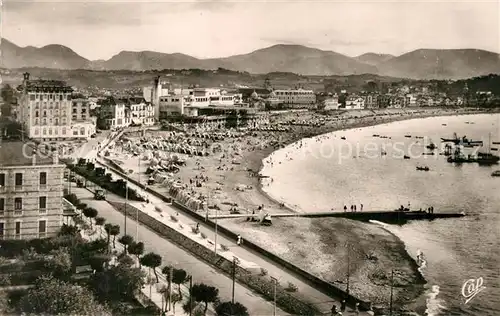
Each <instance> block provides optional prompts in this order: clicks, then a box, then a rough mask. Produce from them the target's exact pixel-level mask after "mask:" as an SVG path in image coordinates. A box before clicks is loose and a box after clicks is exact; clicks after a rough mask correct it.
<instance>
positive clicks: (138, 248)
mask: <svg viewBox="0 0 500 316" xmlns="http://www.w3.org/2000/svg"><path fill="white" fill-rule="evenodd" d="M128 253H129V254H131V255H134V256H136V257H137V261H139V268H140V267H141V260H140V257H141V256H142V254H143V253H144V243H143V242H141V241H140V242H133V243H131V244H130V245H129V246H128Z"/></svg>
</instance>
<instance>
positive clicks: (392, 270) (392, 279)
mask: <svg viewBox="0 0 500 316" xmlns="http://www.w3.org/2000/svg"><path fill="white" fill-rule="evenodd" d="M393 290H394V269H391V297H390V300H389V316H392V296H393Z"/></svg>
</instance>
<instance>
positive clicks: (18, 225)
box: [16, 222, 21, 238]
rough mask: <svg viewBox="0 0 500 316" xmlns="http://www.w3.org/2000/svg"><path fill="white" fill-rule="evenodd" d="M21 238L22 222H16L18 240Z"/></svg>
mask: <svg viewBox="0 0 500 316" xmlns="http://www.w3.org/2000/svg"><path fill="white" fill-rule="evenodd" d="M19 237H21V222H16V238H19Z"/></svg>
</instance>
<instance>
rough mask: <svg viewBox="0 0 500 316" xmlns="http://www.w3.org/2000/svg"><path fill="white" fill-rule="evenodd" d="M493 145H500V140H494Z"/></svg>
mask: <svg viewBox="0 0 500 316" xmlns="http://www.w3.org/2000/svg"><path fill="white" fill-rule="evenodd" d="M492 144H493V145H500V142H493V143H492Z"/></svg>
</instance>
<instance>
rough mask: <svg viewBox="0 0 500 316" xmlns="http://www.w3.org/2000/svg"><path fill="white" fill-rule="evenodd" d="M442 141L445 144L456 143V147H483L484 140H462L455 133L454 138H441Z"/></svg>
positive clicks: (465, 137)
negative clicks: (459, 145)
mask: <svg viewBox="0 0 500 316" xmlns="http://www.w3.org/2000/svg"><path fill="white" fill-rule="evenodd" d="M441 141H442V142H444V143H454V144H455V145H458V144H462V145H463V144H467V145H474V146H482V145H483V141H482V140H472V139H467V136H463V137H462V138H460V137H458V135H457V133H453V138H444V137H441Z"/></svg>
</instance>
